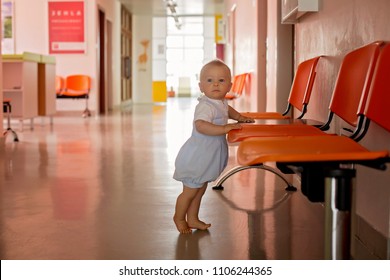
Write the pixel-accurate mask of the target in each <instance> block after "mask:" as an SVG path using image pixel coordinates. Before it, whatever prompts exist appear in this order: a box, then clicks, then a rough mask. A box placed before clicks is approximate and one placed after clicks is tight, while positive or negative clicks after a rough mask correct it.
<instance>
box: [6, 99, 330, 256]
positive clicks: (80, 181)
mask: <svg viewBox="0 0 390 280" xmlns="http://www.w3.org/2000/svg"><path fill="white" fill-rule="evenodd" d="M195 105H196V100H195V99H190V98H172V99H169V100H168V103H167V105H134V106H132V107H131V108H130V109H127V110H123V111H121V112H115V113H112V114H109V115H107V116H102V117H91V118H89V119H83V118H81V116H79V115H78V114H73V115H69V114H59V115H58V116H56V117H54V120H53V122H54V124H53V126H50V125H49V124H48V119H44V120H43V122H42V120H40V119H37V120H35V126H34V130H32V131H31V130H29V129H28V127H27V128H25V129H24V130H23V131H20V129H19V128H18V124H16V127H17V129H18V134H19V138H20V142H19V143H13V142H12V141H11V140H12V139H11V137H7V139H6V145H5V150H4V151H3V152H2V155H1V157H0V183H1V187H0V188H1V193H0V199H1V214H0V232H1V235H0V257H1V259H3V260H5V259H91V260H96V259H105V260H109V259H118V260H119V259H129V260H131V259H150V260H154V259H165V260H173V259H206V260H215V259H240V260H246V259H282V260H287V259H298V260H302V259H322V258H323V207H322V205H320V204H313V203H310V202H309V201H308V200H307V199H306V198H305V197H303V196H302V194H301V192H300V191H298V192H295V193H287V192H286V191H285V190H284V187H285V185H284V183H283V182H282V180H281V179H279V178H277V177H275V176H274V175H273V174H271V173H270V172H264V171H261V170H248V171H243V172H241V173H238V174H236V175H234V176H233V177H232V178H230V179H229V180H228V181H226V182H225V184H224V186H225V190H224V191H214V190H212V189H211V188H209V189H208V190H207V192H206V195H205V197H204V201H203V205H202V208H201V218H203V219H204V220H205V221H206V222H210V223H212V226H211V228H210V229H209V230H208V231H195V232H193V234H191V235H180V234H179V233H178V232H177V230H176V228H175V226H174V224H173V222H172V216H173V210H174V205H175V200H176V196H177V195H178V194H179V193H180V191H181V188H182V186H181V184H180V183H179V182H176V181H175V180H173V179H172V173H173V171H174V160H175V156H176V153H177V151H178V149H179V148H180V146H181V145H182V143H183V142H184V141H185V140H186V139H187V137H188V136H189V134H190V132H191V128H192V115H193V108H194V106H195ZM230 149H231V150H230V151H231V153H230V155H231V157H230V160H229V167H231V166H234V164H235V158H234V154H235V150H236V147H231V148H230ZM290 179H291V178H290Z"/></svg>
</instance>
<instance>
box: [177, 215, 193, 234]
mask: <svg viewBox="0 0 390 280" xmlns="http://www.w3.org/2000/svg"><path fill="white" fill-rule="evenodd" d="M173 221H174V222H175V225H176V228H177V230H178V231H179V232H180V233H183V234H188V233H192V230H191V228H190V227H189V226H188V224H187V222H186V221H185V220H178V219H176V218H175V217H173Z"/></svg>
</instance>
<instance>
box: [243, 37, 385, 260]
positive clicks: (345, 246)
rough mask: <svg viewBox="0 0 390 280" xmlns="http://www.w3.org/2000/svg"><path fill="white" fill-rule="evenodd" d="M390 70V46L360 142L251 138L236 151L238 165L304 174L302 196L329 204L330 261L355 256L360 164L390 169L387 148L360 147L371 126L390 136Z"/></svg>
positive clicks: (379, 66) (381, 60)
mask: <svg viewBox="0 0 390 280" xmlns="http://www.w3.org/2000/svg"><path fill="white" fill-rule="evenodd" d="M356 66H357V65H356ZM356 66H355V67H356ZM389 72H390V43H386V44H385V45H384V46H383V48H382V49H381V51H380V55H379V57H378V61H377V63H376V66H375V71H374V72H373V79H372V83H368V84H367V87H368V90H369V94H368V98H367V99H366V104H365V106H364V110H363V113H362V116H363V118H364V120H363V122H364V123H365V125H364V128H363V129H362V131H361V133H360V134H359V135H358V136H357V137H356V138H355V141H354V140H353V139H351V138H349V137H346V136H333V137H323V136H315V137H308V136H290V137H270V138H266V137H263V138H250V139H246V140H244V141H243V142H241V143H240V145H239V148H238V151H237V158H238V162H239V164H241V165H243V166H258V165H263V164H264V163H266V162H276V163H277V166H278V167H279V168H281V169H286V168H287V169H290V170H291V171H294V170H299V174H300V176H301V182H302V185H301V190H302V192H303V193H304V194H305V195H306V196H307V197H308V199H309V200H310V201H313V202H325V212H326V218H325V220H326V221H327V222H326V224H325V229H326V234H325V236H326V240H325V244H326V246H327V248H325V252H326V256H325V257H326V258H329V259H338V258H349V257H350V251H349V249H350V244H349V238H350V227H351V215H350V214H349V213H350V212H351V205H352V204H353V189H354V188H353V178H354V177H355V173H356V170H355V168H354V166H355V164H360V165H364V166H367V167H371V168H375V169H378V170H385V169H386V163H388V162H390V152H389V151H388V150H380V149H379V150H377V151H369V150H368V149H366V148H365V147H363V146H362V145H360V144H359V143H357V140H360V139H362V138H363V137H364V135H365V133H366V132H367V130H368V128H369V124H370V122H375V123H376V124H377V125H379V126H380V127H382V128H383V129H385V130H386V131H388V132H390V116H389V108H390V94H389V93H390V81H389V75H388V73H389ZM356 82H358V81H357V80H350V81H348V82H347V81H345V83H356ZM340 109H341V107H340ZM346 166H348V167H346ZM290 167H292V168H290Z"/></svg>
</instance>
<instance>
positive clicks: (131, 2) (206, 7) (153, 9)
mask: <svg viewBox="0 0 390 280" xmlns="http://www.w3.org/2000/svg"><path fill="white" fill-rule="evenodd" d="M119 1H120V2H121V3H122V4H123V5H124V6H125V7H126V8H127V9H128V10H129V11H130V12H131V13H132V14H137V15H152V16H166V15H167V14H168V15H169V12H168V11H169V10H168V9H167V7H166V1H165V0H119ZM174 2H176V4H177V6H176V13H177V15H178V16H195V15H203V16H205V15H215V14H217V13H221V12H222V10H223V2H224V0H174Z"/></svg>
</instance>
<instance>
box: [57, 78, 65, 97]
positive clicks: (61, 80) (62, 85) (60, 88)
mask: <svg viewBox="0 0 390 280" xmlns="http://www.w3.org/2000/svg"><path fill="white" fill-rule="evenodd" d="M64 89H65V79H64V78H63V77H61V76H56V94H61V92H62V91H63V90H64Z"/></svg>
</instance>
